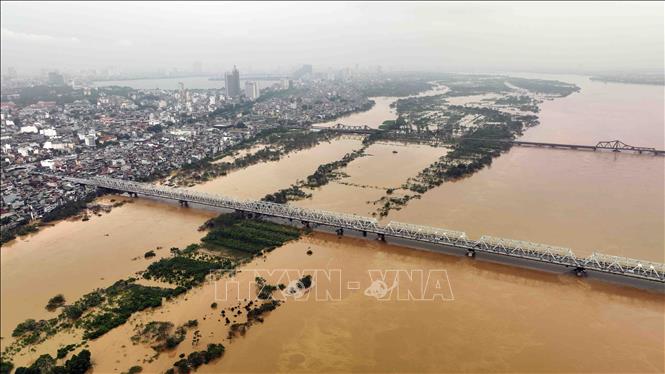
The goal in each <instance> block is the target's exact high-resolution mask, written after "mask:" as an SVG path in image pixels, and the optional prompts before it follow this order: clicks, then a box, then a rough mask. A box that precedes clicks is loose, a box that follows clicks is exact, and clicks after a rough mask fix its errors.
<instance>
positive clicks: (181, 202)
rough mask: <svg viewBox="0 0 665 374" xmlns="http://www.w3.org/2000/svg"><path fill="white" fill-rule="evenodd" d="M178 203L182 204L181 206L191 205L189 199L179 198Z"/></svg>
mask: <svg viewBox="0 0 665 374" xmlns="http://www.w3.org/2000/svg"><path fill="white" fill-rule="evenodd" d="M178 203H179V204H180V206H184V207H189V203H188V202H187V200H178Z"/></svg>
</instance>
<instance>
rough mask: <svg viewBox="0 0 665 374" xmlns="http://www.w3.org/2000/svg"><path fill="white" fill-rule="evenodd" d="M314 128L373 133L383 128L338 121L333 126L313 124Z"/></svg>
mask: <svg viewBox="0 0 665 374" xmlns="http://www.w3.org/2000/svg"><path fill="white" fill-rule="evenodd" d="M312 129H315V130H329V131H335V132H341V133H347V134H372V133H375V132H380V131H382V130H379V129H374V128H371V127H369V126H367V125H364V126H352V125H345V124H342V123H338V124H336V125H333V126H312Z"/></svg>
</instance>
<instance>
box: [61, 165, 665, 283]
mask: <svg viewBox="0 0 665 374" xmlns="http://www.w3.org/2000/svg"><path fill="white" fill-rule="evenodd" d="M62 179H64V180H67V181H69V182H72V183H76V184H82V185H90V186H95V187H98V188H103V189H108V190H112V191H119V192H128V193H131V194H135V195H145V196H152V197H157V198H163V199H171V200H177V201H179V202H180V203H181V204H187V203H195V204H202V205H208V206H213V207H218V208H225V209H233V210H236V211H241V212H248V213H255V214H259V215H265V216H270V217H279V218H286V219H289V220H299V221H301V222H303V223H305V224H308V225H309V224H318V225H325V226H330V227H333V228H336V229H337V230H338V232H340V233H342V232H343V230H344V229H350V230H357V231H360V232H362V233H363V235H367V233H374V234H377V235H378V236H379V237H380V238H381V239H384V238H385V237H386V236H390V237H396V238H403V239H408V240H413V241H417V242H424V243H429V244H435V245H436V244H438V245H442V246H448V247H454V248H461V249H464V250H466V251H467V254H468V255H469V256H475V254H476V253H477V252H478V253H489V254H494V255H500V256H506V257H513V258H521V259H528V260H533V261H537V262H541V263H548V264H555V265H561V266H566V267H572V268H574V269H575V271H576V272H577V274H578V275H583V274H584V272H585V271H586V270H590V271H596V272H601V273H610V274H616V275H620V276H625V277H630V278H639V279H645V280H649V281H655V282H661V283H665V264H662V263H657V262H651V261H644V260H636V259H631V258H626V257H619V256H611V255H605V254H602V253H593V254H592V255H591V256H589V257H578V256H576V255H575V254H574V253H573V251H572V250H571V249H569V248H562V247H555V246H551V245H546V244H539V243H531V242H526V241H519V240H512V239H504V238H496V237H492V236H482V237H481V238H480V239H479V240H471V239H469V238H468V237H467V236H466V233H464V232H460V231H451V230H446V229H442V228H437V227H429V226H421V225H413V224H408V223H400V222H395V221H392V222H390V223H388V224H387V225H381V224H379V223H378V221H377V220H376V219H374V218H369V217H363V216H359V215H355V214H343V213H335V212H329V211H324V210H318V209H307V208H300V207H297V206H293V205H289V204H277V203H271V202H266V201H260V200H239V199H234V198H230V197H226V196H220V195H212V194H207V193H203V192H195V191H191V190H186V189H181V188H172V187H165V186H156V185H153V184H149V183H139V182H132V181H126V180H121V179H113V178H107V177H93V178H90V179H83V178H72V177H63V178H62Z"/></svg>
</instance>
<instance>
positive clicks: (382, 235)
mask: <svg viewBox="0 0 665 374" xmlns="http://www.w3.org/2000/svg"><path fill="white" fill-rule="evenodd" d="M376 238H377V239H378V240H380V241H382V242H385V241H386V235H385V234H376Z"/></svg>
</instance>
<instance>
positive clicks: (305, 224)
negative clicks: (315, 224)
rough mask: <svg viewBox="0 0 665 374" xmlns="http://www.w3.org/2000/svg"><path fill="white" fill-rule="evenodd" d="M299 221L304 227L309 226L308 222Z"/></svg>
mask: <svg viewBox="0 0 665 374" xmlns="http://www.w3.org/2000/svg"><path fill="white" fill-rule="evenodd" d="M300 223H302V224H303V225H304V226H305V227H307V228H310V227H309V222H307V221H300Z"/></svg>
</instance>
